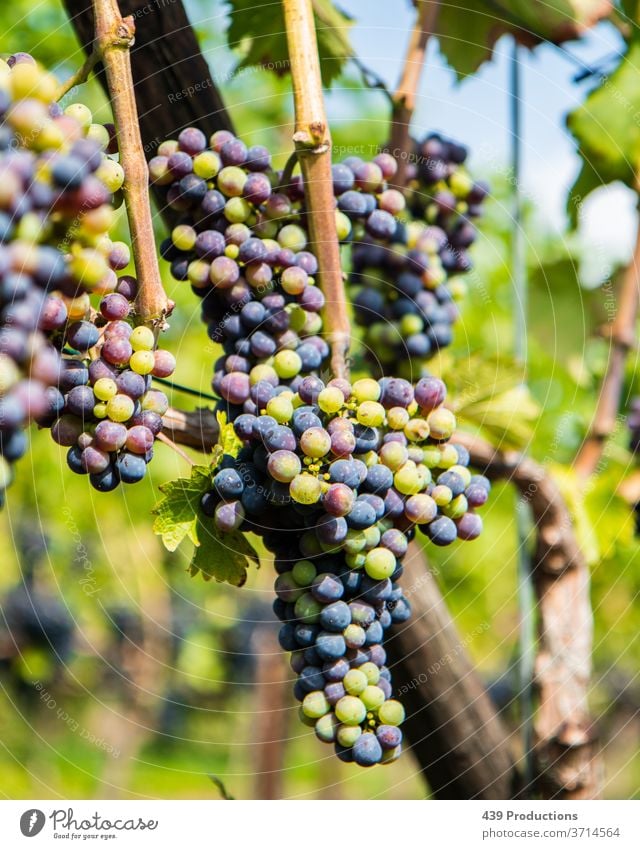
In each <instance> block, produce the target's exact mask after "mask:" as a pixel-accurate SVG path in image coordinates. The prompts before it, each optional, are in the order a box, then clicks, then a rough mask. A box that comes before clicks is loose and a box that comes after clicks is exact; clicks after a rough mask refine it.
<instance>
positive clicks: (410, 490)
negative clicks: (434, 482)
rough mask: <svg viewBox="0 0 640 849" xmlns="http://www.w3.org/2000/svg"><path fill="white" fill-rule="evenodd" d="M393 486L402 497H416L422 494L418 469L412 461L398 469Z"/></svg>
mask: <svg viewBox="0 0 640 849" xmlns="http://www.w3.org/2000/svg"><path fill="white" fill-rule="evenodd" d="M393 485H394V486H395V488H396V489H397V490H398V492H400V493H402V495H415V494H416V493H418V492H420V489H421V484H420V475H419V474H418V467H417V466H416V464H415V463H414V462H413V461H412V460H408V461H407V462H406V463H405V464H404V466H401V467H400V468H399V469H398V471H397V472H396V473H395V475H394V476H393Z"/></svg>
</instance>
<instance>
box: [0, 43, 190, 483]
mask: <svg viewBox="0 0 640 849" xmlns="http://www.w3.org/2000/svg"><path fill="white" fill-rule="evenodd" d="M57 88H58V83H57V81H56V79H55V78H54V77H53V76H52V75H51V74H49V73H47V72H46V71H45V70H43V69H42V68H41V67H40V66H39V65H38V64H37V63H36V62H35V61H34V59H33V58H32V57H31V56H29V55H28V54H16V55H15V56H12V57H11V58H10V59H9V60H8V62H4V61H2V60H0V450H1V453H2V458H1V459H2V462H1V463H0V493H4V489H5V487H6V485H7V484H8V483H9V481H10V479H11V474H12V471H11V467H10V464H11V463H13V462H14V461H15V460H16V459H18V458H19V457H20V456H21V455H22V454H23V453H24V450H25V448H26V435H25V433H24V429H23V428H24V426H25V425H26V424H27V423H28V422H29V421H35V422H37V423H38V424H39V425H40V426H42V427H51V429H52V435H53V437H54V439H55V441H56V442H58V443H59V444H61V445H65V446H67V447H68V448H69V451H68V462H69V465H70V467H71V468H72V469H73V470H74V471H77V472H81V473H87V474H89V476H90V478H91V482H92V484H93V485H94V486H95V487H96V488H97V489H99V490H102V491H107V490H110V489H113V488H114V487H115V486H116V485H117V484H118V482H119V481H124V482H127V483H131V482H134V481H136V480H140V479H141V478H142V477H143V476H144V474H145V469H146V463H147V462H148V460H149V459H150V457H151V455H152V453H153V440H154V438H155V436H156V435H157V434H158V433H159V431H160V428H161V424H162V423H161V415H162V414H163V413H164V412H165V411H166V409H167V399H166V397H165V395H164V394H163V393H161V392H157V391H155V390H152V389H151V388H150V381H151V377H152V376H162V377H167V376H168V375H170V374H171V373H172V371H173V369H174V367H175V363H174V360H173V357H172V355H171V354H169V353H168V352H166V351H161V350H155V348H156V342H155V336H154V334H153V333H152V332H151V330H149V329H148V328H146V327H142V326H141V327H134V326H133V318H134V316H133V310H132V306H133V305H132V302H133V300H134V298H135V295H136V290H137V284H136V281H135V280H134V279H133V278H131V277H127V276H124V277H120V278H119V277H118V274H117V272H118V271H121V270H123V269H124V268H125V267H126V266H127V265H128V263H129V260H130V252H129V248H128V246H127V245H126V244H125V243H123V242H119V241H114V240H113V239H112V238H111V236H110V231H111V230H112V228H113V226H114V223H115V215H116V212H115V206H116V203H117V201H116V200H115V199H114V193H116V194H117V193H118V192H119V189H120V188H121V186H122V183H123V180H124V172H123V170H122V167H121V166H120V164H119V163H118V162H117V161H116V160H115V159H114V158H112V157H111V156H110V154H113V153H115V152H116V149H115V148H114V142H115V138H114V131H113V128H112V127H110V126H108V125H101V124H97V123H94V122H93V118H92V114H91V111H90V110H89V109H88V108H87V107H86V106H84V105H83V104H80V103H73V104H71V105H70V106H68V107H67V108H66V109H64V110H62V108H61V107H60V106H59V105H58V104H57V103H56V102H55V101H54V98H55V95H56V91H57ZM98 297H101V298H102V300H101V301H100V303H99V307H98V308H97V309H96V307H95V306H94V305H93V304H92V298H94V299H95V298H98Z"/></svg>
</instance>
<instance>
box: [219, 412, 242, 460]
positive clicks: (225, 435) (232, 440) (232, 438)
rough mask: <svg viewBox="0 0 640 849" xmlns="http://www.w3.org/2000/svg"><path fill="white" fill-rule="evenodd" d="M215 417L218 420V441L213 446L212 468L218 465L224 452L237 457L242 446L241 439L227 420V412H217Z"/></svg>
mask: <svg viewBox="0 0 640 849" xmlns="http://www.w3.org/2000/svg"><path fill="white" fill-rule="evenodd" d="M216 419H217V420H218V442H217V443H216V445H215V446H214V448H213V458H214V468H216V467H217V466H218V463H219V462H220V460H221V459H222V456H223V455H224V454H229V455H231V457H237V456H238V454H239V452H240V449H241V448H242V441H241V440H240V439H238V437H237V436H236V431H235V428H234V427H233V424H232V423H231V422H228V421H227V414H226V413H223V412H218V413H216ZM218 458H219V459H218Z"/></svg>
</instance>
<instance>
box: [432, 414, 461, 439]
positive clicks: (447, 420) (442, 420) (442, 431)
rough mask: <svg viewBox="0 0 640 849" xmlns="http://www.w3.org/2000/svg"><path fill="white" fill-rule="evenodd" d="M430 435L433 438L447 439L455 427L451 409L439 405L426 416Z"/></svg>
mask: <svg viewBox="0 0 640 849" xmlns="http://www.w3.org/2000/svg"><path fill="white" fill-rule="evenodd" d="M427 421H428V422H429V428H430V430H431V436H432V437H433V438H434V439H449V438H450V437H451V435H452V434H453V432H454V430H455V429H456V417H455V416H454V415H453V413H452V412H451V410H447V409H445V408H444V407H440V408H439V409H437V410H432V411H431V412H430V413H429V415H428V416H427Z"/></svg>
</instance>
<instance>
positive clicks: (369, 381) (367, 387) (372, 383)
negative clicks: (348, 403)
mask: <svg viewBox="0 0 640 849" xmlns="http://www.w3.org/2000/svg"><path fill="white" fill-rule="evenodd" d="M351 394H352V396H353V397H354V398H355V400H356V401H357V402H358V403H359V404H362V403H363V402H364V401H379V400H380V394H381V390H380V385H379V384H378V381H377V380H373V378H371V377H363V378H361V379H360V380H356V382H355V383H354V384H353V386H352V387H351Z"/></svg>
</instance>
